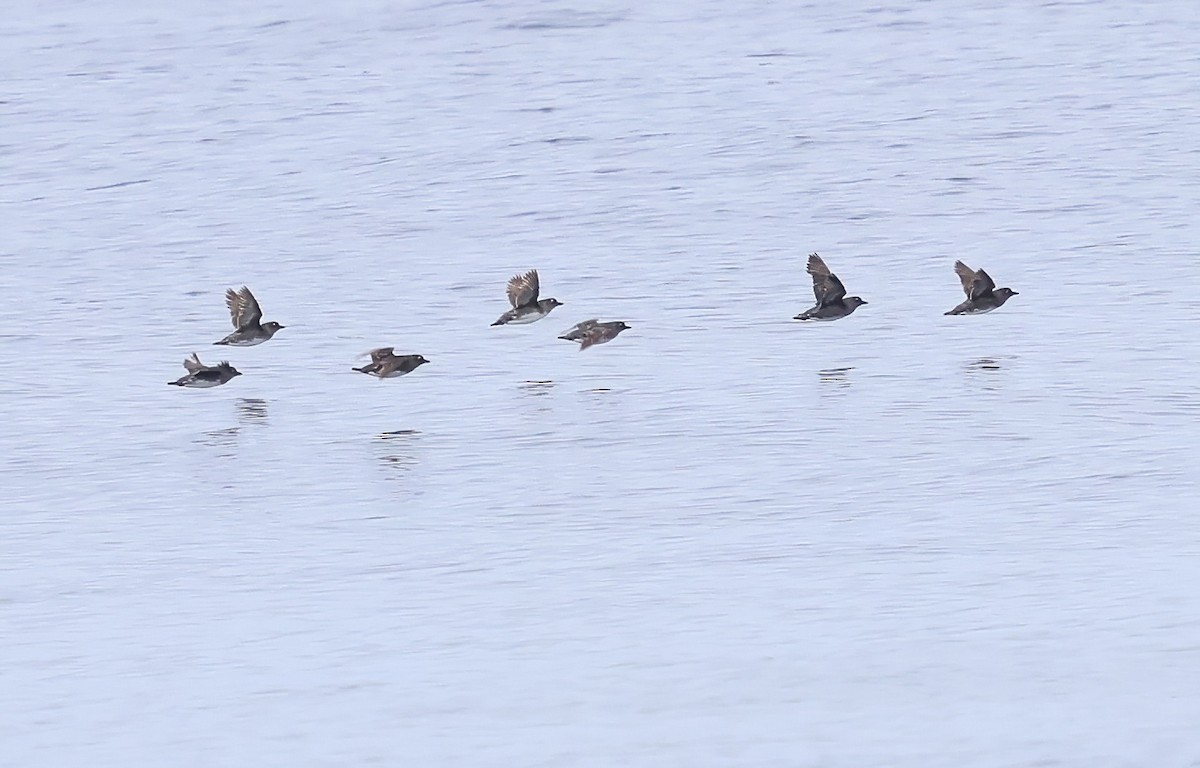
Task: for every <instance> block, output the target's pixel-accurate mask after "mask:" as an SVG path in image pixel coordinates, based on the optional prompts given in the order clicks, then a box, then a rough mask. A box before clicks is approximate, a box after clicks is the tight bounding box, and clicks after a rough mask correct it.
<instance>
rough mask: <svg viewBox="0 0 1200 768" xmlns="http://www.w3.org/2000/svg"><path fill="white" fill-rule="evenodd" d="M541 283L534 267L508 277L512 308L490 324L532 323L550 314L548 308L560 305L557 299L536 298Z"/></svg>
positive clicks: (507, 290)
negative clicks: (521, 273) (523, 272)
mask: <svg viewBox="0 0 1200 768" xmlns="http://www.w3.org/2000/svg"><path fill="white" fill-rule="evenodd" d="M540 290H541V285H540V284H539V282H538V273H537V270H536V269H531V270H529V271H528V272H526V273H525V274H523V275H513V276H512V277H510V278H509V279H508V287H507V289H506V292H507V293H508V303H509V304H511V305H512V309H510V310H508V311H507V312H505V313H504V314H503V315H500V317H499V319H497V320H496V322H494V323H492V325H508V324H509V323H512V324H513V325H524V324H526V323H534V322H537V321H538V320H541V319H542V318H543V317H545V316H546V315H548V314H550V310H552V309H554V308H555V307H561V306H562V305H563V303H562V302H561V301H559V300H558V299H541V300H539V299H538V293H539V291H540Z"/></svg>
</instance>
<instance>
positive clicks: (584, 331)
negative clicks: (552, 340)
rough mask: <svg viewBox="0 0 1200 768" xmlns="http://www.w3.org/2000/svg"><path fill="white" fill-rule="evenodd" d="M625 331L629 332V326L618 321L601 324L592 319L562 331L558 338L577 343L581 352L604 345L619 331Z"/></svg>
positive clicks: (615, 336)
mask: <svg viewBox="0 0 1200 768" xmlns="http://www.w3.org/2000/svg"><path fill="white" fill-rule="evenodd" d="M627 330H629V326H628V325H626V324H625V323H624V322H622V321H620V320H614V321H611V322H607V323H602V322H600V321H599V320H597V319H592V320H584V321H583V322H582V323H579V324H577V325H576V326H575V327H573V328H571V329H569V330H567V331H564V332H563V335H562V336H559V337H558V338H560V339H564V340H566V341H577V342H579V351H580V352H582V351H583V350H585V349H587V348H588V347H592V346H595V345H597V344H606V343H608V342H610V341H612V340H613V339H615V338H617V335H618V334H620V333H621V331H627Z"/></svg>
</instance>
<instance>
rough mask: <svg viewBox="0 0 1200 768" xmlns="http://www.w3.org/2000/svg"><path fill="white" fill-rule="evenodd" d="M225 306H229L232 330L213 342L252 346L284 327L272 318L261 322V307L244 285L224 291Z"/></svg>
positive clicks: (267, 338) (266, 339)
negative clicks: (237, 288) (239, 288)
mask: <svg viewBox="0 0 1200 768" xmlns="http://www.w3.org/2000/svg"><path fill="white" fill-rule="evenodd" d="M225 306H227V307H229V319H230V321H231V322H232V323H233V327H234V331H233V333H231V334H229V335H228V336H226V337H225V338H223V339H221V340H220V341H216V342H213V343H214V344H221V345H225V346H230V347H253V346H256V345H258V344H262V343H263V342H264V341H268V340H269V339H270V338H271V337H272V336H274V335H275V334H276V333H277V332H278V331H279V330H280V329H282V328H283V327H284V326H282V325H280V324H279V323H277V322H275V321H274V320H272V321H270V322H267V323H264V322H262V308H261V307H259V305H258V299H256V298H254V294H253V293H251V292H250V289H249V288H248V287H246V286H244V285H243V286H242V288H241V290H234V289H233V288H230V289H228V290H226V291H225Z"/></svg>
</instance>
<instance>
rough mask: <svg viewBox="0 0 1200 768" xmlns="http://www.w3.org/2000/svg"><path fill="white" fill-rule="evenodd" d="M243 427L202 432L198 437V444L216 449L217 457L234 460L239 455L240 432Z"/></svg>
mask: <svg viewBox="0 0 1200 768" xmlns="http://www.w3.org/2000/svg"><path fill="white" fill-rule="evenodd" d="M240 431H241V427H227V428H225V429H213V430H210V431H208V432H201V433H200V434H199V435H197V436H196V442H197V443H199V444H200V445H203V446H205V447H207V448H215V449H216V450H217V455H218V456H220V457H222V458H233V457H234V456H235V455H236V454H237V447H238V432H240Z"/></svg>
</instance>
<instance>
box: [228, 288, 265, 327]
mask: <svg viewBox="0 0 1200 768" xmlns="http://www.w3.org/2000/svg"><path fill="white" fill-rule="evenodd" d="M225 306H227V307H229V319H230V320H231V321H232V322H233V327H234V328H236V329H237V330H239V331H240V330H242V329H243V328H248V327H250V326H253V325H258V321H259V320H262V310H261V309H260V308H259V306H258V300H257V299H255V298H254V294H253V293H250V289H249V288H247V287H246V286H244V285H243V286H242V290H240V291H235V290H234V289H232V288H230V289H229V290H227V291H225Z"/></svg>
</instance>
